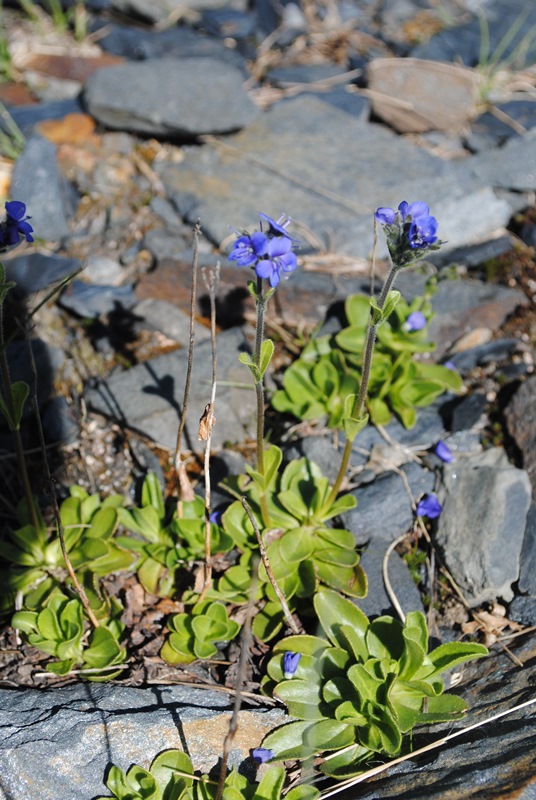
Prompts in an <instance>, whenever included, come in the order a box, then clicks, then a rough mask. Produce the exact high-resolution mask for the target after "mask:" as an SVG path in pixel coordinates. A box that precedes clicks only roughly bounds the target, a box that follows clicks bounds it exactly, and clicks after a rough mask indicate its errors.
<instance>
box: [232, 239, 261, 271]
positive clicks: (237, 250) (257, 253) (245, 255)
mask: <svg viewBox="0 0 536 800" xmlns="http://www.w3.org/2000/svg"><path fill="white" fill-rule="evenodd" d="M267 251H268V237H267V236H265V234H264V233H262V231H255V232H254V233H251V234H250V233H246V234H244V236H240V237H239V238H238V239H237V240H236V242H235V243H234V247H233V249H232V250H231V252H230V254H229V259H228V260H229V261H236V263H237V264H238V266H239V267H251V266H253V265H254V264H256V262H257V261H258V260H259V258H262V257H263V256H264V255H265V254H266V253H267Z"/></svg>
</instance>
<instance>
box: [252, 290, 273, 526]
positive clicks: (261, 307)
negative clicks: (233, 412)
mask: <svg viewBox="0 0 536 800" xmlns="http://www.w3.org/2000/svg"><path fill="white" fill-rule="evenodd" d="M256 304H257V322H256V328H255V350H254V351H253V363H254V364H255V366H257V367H259V369H260V364H261V348H262V343H263V341H264V312H265V310H266V297H265V295H264V287H263V282H262V278H259V277H258V276H257V303H256ZM255 395H256V398H257V472H258V473H259V474H260V475H262V476H263V477H264V379H263V378H262V377H261V379H260V381H255ZM260 502H261V513H262V520H263V522H264V524H265V525H269V524H270V513H269V511H268V502H267V500H266V495H265V494H264V492H261V497H260Z"/></svg>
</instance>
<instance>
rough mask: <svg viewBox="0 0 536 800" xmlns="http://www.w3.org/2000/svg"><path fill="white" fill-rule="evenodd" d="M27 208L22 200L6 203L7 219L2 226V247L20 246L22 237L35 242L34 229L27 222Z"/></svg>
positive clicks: (0, 232) (0, 237) (0, 244)
mask: <svg viewBox="0 0 536 800" xmlns="http://www.w3.org/2000/svg"><path fill="white" fill-rule="evenodd" d="M28 219H31V217H27V216H26V206H25V204H24V203H22V202H21V201H20V200H8V201H7V203H6V219H5V221H4V222H3V223H2V224H1V225H0V246H7V247H12V246H13V245H16V244H19V242H20V240H21V237H24V238H25V239H26V241H27V242H33V236H32V233H33V228H32V226H31V225H30V223H29V222H27V221H26V220H28Z"/></svg>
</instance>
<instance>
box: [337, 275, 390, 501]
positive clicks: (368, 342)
mask: <svg viewBox="0 0 536 800" xmlns="http://www.w3.org/2000/svg"><path fill="white" fill-rule="evenodd" d="M398 269H399V268H398V266H397V265H396V264H392V265H391V269H390V270H389V273H388V275H387V277H386V279H385V283H384V284H383V287H382V290H381V292H380V295H379V297H378V308H379V309H380V310H381V311H383V307H384V305H385V302H386V300H387V297H388V295H389V292H390V291H391V287H392V285H393V282H394V279H395V277H396V273H397V272H398ZM377 331H378V326H377V325H371V324H370V319H369V325H368V328H367V336H366V339H365V349H364V352H363V367H362V372H361V384H360V387H359V394H358V395H357V397H356V399H355V401H354V405H353V408H352V417H354V418H356V419H360V418H361V416H362V414H363V409H364V407H365V400H366V397H367V392H368V385H369V381H370V369H371V366H372V356H373V354H374V345H375V343H376V333H377ZM352 446H353V439H347V440H346V445H345V447H344V452H343V454H342V460H341V464H340V467H339V471H338V473H337V477H336V478H335V483H334V484H333V486H332V487H331V492H330V494H329V497H328V499H327V501H326V507H327V508H329V507H330V506H331V505H333V503H334V502H335V500H336V499H337V495H338V494H339V491H340V489H341V485H342V482H343V480H344V476H345V475H346V470H347V469H348V464H349V462H350V456H351V453H352Z"/></svg>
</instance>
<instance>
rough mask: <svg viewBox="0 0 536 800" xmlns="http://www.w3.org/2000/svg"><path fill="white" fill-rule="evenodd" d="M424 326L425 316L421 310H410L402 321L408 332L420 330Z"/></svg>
mask: <svg viewBox="0 0 536 800" xmlns="http://www.w3.org/2000/svg"><path fill="white" fill-rule="evenodd" d="M423 328H426V317H425V316H424V314H423V313H422V311H412V312H411V314H410V315H409V316H408V318H407V319H406V321H405V323H404V330H405V331H407V332H408V333H413V332H414V331H422V329H423Z"/></svg>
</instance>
